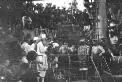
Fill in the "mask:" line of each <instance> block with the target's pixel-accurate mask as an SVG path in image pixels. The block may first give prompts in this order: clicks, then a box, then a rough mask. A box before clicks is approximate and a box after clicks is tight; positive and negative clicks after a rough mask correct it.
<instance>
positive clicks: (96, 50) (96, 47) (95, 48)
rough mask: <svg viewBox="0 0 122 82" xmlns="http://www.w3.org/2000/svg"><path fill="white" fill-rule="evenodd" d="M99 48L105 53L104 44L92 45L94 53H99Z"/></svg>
mask: <svg viewBox="0 0 122 82" xmlns="http://www.w3.org/2000/svg"><path fill="white" fill-rule="evenodd" d="M98 50H100V51H101V52H100V53H105V50H104V48H103V47H102V46H100V45H98V46H93V47H92V53H93V54H97V53H99V52H98Z"/></svg>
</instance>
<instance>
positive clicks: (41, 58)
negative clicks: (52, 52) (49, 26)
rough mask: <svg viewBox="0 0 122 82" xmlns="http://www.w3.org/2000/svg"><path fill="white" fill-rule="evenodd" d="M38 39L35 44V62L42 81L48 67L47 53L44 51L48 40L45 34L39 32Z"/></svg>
mask: <svg viewBox="0 0 122 82" xmlns="http://www.w3.org/2000/svg"><path fill="white" fill-rule="evenodd" d="M37 41H39V42H38V43H37V45H36V52H37V54H38V55H37V57H36V62H37V72H38V73H39V74H38V75H39V77H41V78H42V82H44V77H45V75H46V70H47V69H48V63H47V55H46V51H47V48H48V42H47V37H46V34H44V33H43V34H40V36H39V39H37Z"/></svg>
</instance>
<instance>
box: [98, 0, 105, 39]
mask: <svg viewBox="0 0 122 82" xmlns="http://www.w3.org/2000/svg"><path fill="white" fill-rule="evenodd" d="M97 5H98V15H97V18H98V22H97V24H96V35H97V37H96V39H97V40H100V39H102V38H106V30H107V29H106V18H107V17H106V0H98V2H97Z"/></svg>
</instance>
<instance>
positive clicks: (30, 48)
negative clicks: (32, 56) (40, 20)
mask: <svg viewBox="0 0 122 82" xmlns="http://www.w3.org/2000/svg"><path fill="white" fill-rule="evenodd" d="M21 48H22V49H23V50H24V51H25V52H26V53H28V52H30V51H34V49H33V48H32V47H31V45H29V44H28V43H27V42H24V43H23V44H22V45H21Z"/></svg>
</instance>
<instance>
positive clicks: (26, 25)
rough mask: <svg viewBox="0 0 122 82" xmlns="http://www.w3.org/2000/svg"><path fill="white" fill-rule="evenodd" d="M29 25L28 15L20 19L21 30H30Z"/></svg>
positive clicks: (30, 21)
mask: <svg viewBox="0 0 122 82" xmlns="http://www.w3.org/2000/svg"><path fill="white" fill-rule="evenodd" d="M31 23H32V19H31V17H29V15H25V16H23V17H22V25H23V28H27V29H30V28H31Z"/></svg>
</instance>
